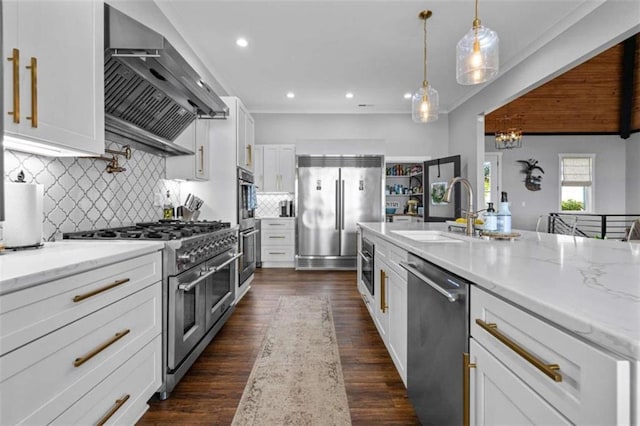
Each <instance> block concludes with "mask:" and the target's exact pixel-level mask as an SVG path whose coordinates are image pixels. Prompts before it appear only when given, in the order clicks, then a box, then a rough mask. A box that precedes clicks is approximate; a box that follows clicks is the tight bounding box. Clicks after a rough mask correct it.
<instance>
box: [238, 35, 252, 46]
mask: <svg viewBox="0 0 640 426" xmlns="http://www.w3.org/2000/svg"><path fill="white" fill-rule="evenodd" d="M236 44H237V45H238V46H240V47H247V46H248V45H249V42H248V41H247V39H246V38H242V37H241V38H239V39H237V40H236Z"/></svg>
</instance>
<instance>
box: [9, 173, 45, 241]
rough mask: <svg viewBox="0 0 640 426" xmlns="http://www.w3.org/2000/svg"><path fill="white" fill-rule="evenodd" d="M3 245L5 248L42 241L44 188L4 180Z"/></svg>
mask: <svg viewBox="0 0 640 426" xmlns="http://www.w3.org/2000/svg"><path fill="white" fill-rule="evenodd" d="M4 191H5V203H4V205H5V221H4V225H3V231H4V232H3V234H4V245H5V247H7V248H11V247H25V246H33V245H37V244H41V243H42V222H43V219H44V217H43V214H42V198H43V194H44V189H43V186H42V185H38V184H35V183H14V182H5V184H4Z"/></svg>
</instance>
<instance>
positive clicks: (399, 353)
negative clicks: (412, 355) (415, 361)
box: [386, 268, 407, 385]
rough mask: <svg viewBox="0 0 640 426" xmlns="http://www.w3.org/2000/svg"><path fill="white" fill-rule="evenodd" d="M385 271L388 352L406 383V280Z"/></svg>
mask: <svg viewBox="0 0 640 426" xmlns="http://www.w3.org/2000/svg"><path fill="white" fill-rule="evenodd" d="M386 272H387V276H388V278H387V283H388V289H387V290H388V295H389V301H388V304H389V352H390V353H391V358H392V359H393V363H394V364H395V365H396V368H397V369H398V373H400V377H401V378H402V381H403V382H404V383H405V385H406V383H407V280H406V279H403V278H401V277H400V275H398V274H397V273H396V272H395V271H393V270H391V268H389V270H387V271H386Z"/></svg>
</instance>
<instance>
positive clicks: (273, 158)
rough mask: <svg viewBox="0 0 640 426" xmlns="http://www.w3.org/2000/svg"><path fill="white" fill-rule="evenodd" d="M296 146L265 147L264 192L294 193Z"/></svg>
mask: <svg viewBox="0 0 640 426" xmlns="http://www.w3.org/2000/svg"><path fill="white" fill-rule="evenodd" d="M295 168H296V149H295V145H263V176H264V178H263V189H262V191H264V192H294V191H295V187H294V183H295Z"/></svg>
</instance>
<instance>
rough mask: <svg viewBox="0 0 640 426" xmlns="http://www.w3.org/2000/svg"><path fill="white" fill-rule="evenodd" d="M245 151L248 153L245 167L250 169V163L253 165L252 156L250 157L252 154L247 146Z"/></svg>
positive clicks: (249, 146)
mask: <svg viewBox="0 0 640 426" xmlns="http://www.w3.org/2000/svg"><path fill="white" fill-rule="evenodd" d="M247 151H248V154H249V155H248V156H247V166H249V167H251V163H253V158H252V157H253V156H252V152H251V145H247Z"/></svg>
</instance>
